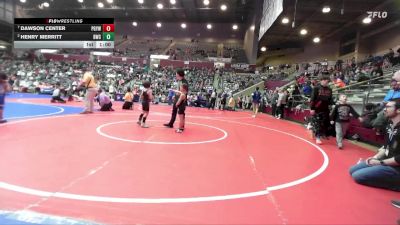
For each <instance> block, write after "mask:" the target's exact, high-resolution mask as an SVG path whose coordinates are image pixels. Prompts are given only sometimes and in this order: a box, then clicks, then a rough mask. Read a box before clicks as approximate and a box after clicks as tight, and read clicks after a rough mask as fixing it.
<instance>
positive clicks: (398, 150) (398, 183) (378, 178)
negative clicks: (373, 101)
mask: <svg viewBox="0 0 400 225" xmlns="http://www.w3.org/2000/svg"><path fill="white" fill-rule="evenodd" d="M384 112H385V116H386V117H387V118H388V119H389V120H390V124H389V125H388V126H387V127H386V138H385V145H384V146H382V147H381V148H380V149H379V151H378V153H377V154H375V155H374V156H373V157H370V158H368V159H366V160H365V161H361V162H359V163H358V164H357V165H354V166H353V167H351V168H350V175H351V176H352V177H353V179H354V180H355V181H356V182H357V183H359V184H362V185H367V186H372V187H377V188H384V189H389V190H393V191H399V192H400V144H399V142H400V98H396V99H393V100H390V101H389V102H388V103H387V104H386V106H385V109H384Z"/></svg>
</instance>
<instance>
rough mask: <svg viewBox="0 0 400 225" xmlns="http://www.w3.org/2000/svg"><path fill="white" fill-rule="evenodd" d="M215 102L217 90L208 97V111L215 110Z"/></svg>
mask: <svg viewBox="0 0 400 225" xmlns="http://www.w3.org/2000/svg"><path fill="white" fill-rule="evenodd" d="M216 100H217V89H214V90H213V92H212V93H211V96H210V103H209V105H208V109H210V108H211V109H212V110H214V108H215V101H216Z"/></svg>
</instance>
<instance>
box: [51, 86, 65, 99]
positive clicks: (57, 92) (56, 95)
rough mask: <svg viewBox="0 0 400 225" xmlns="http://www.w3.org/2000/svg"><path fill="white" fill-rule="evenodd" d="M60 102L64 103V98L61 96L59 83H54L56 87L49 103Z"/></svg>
mask: <svg viewBox="0 0 400 225" xmlns="http://www.w3.org/2000/svg"><path fill="white" fill-rule="evenodd" d="M55 102H61V103H65V100H64V99H62V98H61V91H60V83H59V82H57V83H56V87H55V89H54V91H53V96H52V97H51V103H55Z"/></svg>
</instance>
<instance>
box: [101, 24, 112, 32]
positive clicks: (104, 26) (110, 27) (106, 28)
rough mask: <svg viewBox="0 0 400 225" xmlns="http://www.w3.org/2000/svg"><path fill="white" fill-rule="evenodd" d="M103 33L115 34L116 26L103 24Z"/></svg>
mask: <svg viewBox="0 0 400 225" xmlns="http://www.w3.org/2000/svg"><path fill="white" fill-rule="evenodd" d="M103 32H114V24H103Z"/></svg>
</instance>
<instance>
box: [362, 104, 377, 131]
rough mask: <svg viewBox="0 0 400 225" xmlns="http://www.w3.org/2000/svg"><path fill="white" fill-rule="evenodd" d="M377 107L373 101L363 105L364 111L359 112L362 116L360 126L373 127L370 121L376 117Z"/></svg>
mask: <svg viewBox="0 0 400 225" xmlns="http://www.w3.org/2000/svg"><path fill="white" fill-rule="evenodd" d="M378 108H379V107H378V106H376V105H375V104H373V103H368V104H366V105H365V108H364V111H363V113H362V114H361V118H362V122H361V124H362V126H363V127H365V128H373V127H372V122H373V121H374V120H375V119H376V116H377V114H378V112H379V109H378Z"/></svg>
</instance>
